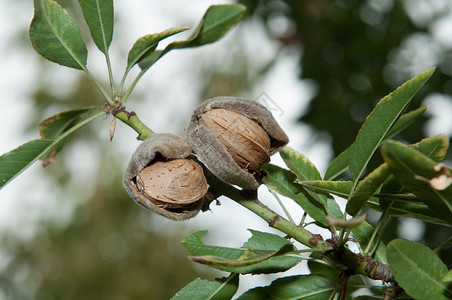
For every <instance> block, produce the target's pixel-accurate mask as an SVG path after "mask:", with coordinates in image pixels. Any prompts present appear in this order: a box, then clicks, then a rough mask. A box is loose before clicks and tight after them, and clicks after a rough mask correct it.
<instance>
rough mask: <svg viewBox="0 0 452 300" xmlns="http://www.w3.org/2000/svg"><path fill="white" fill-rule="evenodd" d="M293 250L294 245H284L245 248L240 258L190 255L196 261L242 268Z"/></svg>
mask: <svg viewBox="0 0 452 300" xmlns="http://www.w3.org/2000/svg"><path fill="white" fill-rule="evenodd" d="M290 251H293V247H292V245H284V246H283V247H281V248H280V249H278V250H274V251H270V250H255V249H252V250H245V251H244V252H243V253H242V255H241V256H240V257H239V258H224V257H221V256H215V255H200V256H190V259H191V260H192V261H194V262H197V263H200V264H203V265H209V266H213V267H220V266H221V267H228V268H240V267H248V266H251V265H255V264H257V263H260V262H263V261H265V260H267V259H270V258H272V257H275V256H277V255H282V254H284V253H287V252H290Z"/></svg>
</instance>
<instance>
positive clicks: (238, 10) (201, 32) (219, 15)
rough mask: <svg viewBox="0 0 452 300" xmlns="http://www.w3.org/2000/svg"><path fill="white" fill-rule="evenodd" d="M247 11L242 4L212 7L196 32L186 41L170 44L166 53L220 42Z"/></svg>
mask: <svg viewBox="0 0 452 300" xmlns="http://www.w3.org/2000/svg"><path fill="white" fill-rule="evenodd" d="M245 10H246V7H245V6H243V5H241V4H224V5H212V6H210V7H209V8H208V9H207V11H206V13H205V14H204V16H203V18H202V20H201V22H200V24H199V25H198V28H197V29H196V30H195V32H194V33H193V34H192V35H191V36H190V37H189V38H188V39H187V40H185V41H178V42H173V43H171V44H169V45H168V46H167V47H166V48H165V50H164V52H168V51H170V50H172V49H180V48H191V47H198V46H201V45H205V44H210V43H213V42H216V41H218V40H219V39H221V38H222V37H223V36H225V35H226V33H228V31H229V30H230V29H231V28H232V27H234V26H235V25H236V24H237V23H238V22H239V21H240V20H241V19H242V18H243V16H244V15H245Z"/></svg>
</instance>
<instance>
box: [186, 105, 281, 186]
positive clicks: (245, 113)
mask: <svg viewBox="0 0 452 300" xmlns="http://www.w3.org/2000/svg"><path fill="white" fill-rule="evenodd" d="M187 139H188V143H189V144H190V146H191V147H192V149H193V151H194V152H195V153H196V155H197V157H198V159H199V160H200V161H201V162H202V163H203V164H204V165H205V166H206V167H207V168H208V169H209V170H210V171H211V172H212V173H213V174H214V175H215V176H216V177H217V178H219V179H221V180H223V181H225V182H227V183H230V184H234V185H238V186H240V187H242V188H244V189H250V190H254V189H257V188H258V187H259V182H258V180H257V179H256V176H257V174H258V172H259V169H260V166H261V165H262V164H263V163H265V162H268V161H269V160H270V155H272V154H274V153H276V152H278V151H279V150H280V149H281V148H282V147H284V146H285V145H286V144H287V143H288V142H289V138H288V137H287V135H286V134H285V133H284V131H283V130H282V129H281V127H280V126H279V124H278V123H277V122H276V120H275V119H274V117H273V115H272V114H271V112H270V111H269V110H268V109H267V108H266V107H265V106H263V105H261V104H260V103H257V102H256V101H253V100H248V99H244V98H238V97H216V98H213V99H210V100H208V101H206V102H204V103H202V104H201V105H200V106H199V107H198V108H197V109H196V110H195V112H194V113H193V116H192V118H191V120H190V124H189V126H188V128H187Z"/></svg>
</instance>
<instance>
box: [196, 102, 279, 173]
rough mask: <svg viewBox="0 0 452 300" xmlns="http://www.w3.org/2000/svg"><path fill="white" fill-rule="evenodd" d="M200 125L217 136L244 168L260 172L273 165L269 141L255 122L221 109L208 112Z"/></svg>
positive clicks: (202, 117) (203, 116)
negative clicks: (266, 164) (267, 164)
mask: <svg viewBox="0 0 452 300" xmlns="http://www.w3.org/2000/svg"><path fill="white" fill-rule="evenodd" d="M201 123H202V124H203V125H205V126H206V127H207V128H208V129H209V130H210V131H211V132H212V133H213V134H215V135H216V136H217V138H218V139H219V140H220V142H221V143H223V145H224V146H225V147H226V149H227V150H228V152H229V153H230V154H231V155H232V158H233V159H234V160H235V161H236V162H237V163H238V165H239V166H240V167H241V168H243V169H248V170H258V169H259V168H260V166H261V165H262V164H263V163H267V162H269V161H270V138H269V137H268V134H267V133H266V132H265V130H264V129H263V128H262V127H261V126H260V125H259V124H258V123H256V122H254V121H253V120H251V119H249V118H247V117H245V116H243V115H241V114H239V113H236V112H234V111H231V110H226V109H222V108H220V109H213V110H210V111H207V112H205V113H204V114H203V115H202V116H201Z"/></svg>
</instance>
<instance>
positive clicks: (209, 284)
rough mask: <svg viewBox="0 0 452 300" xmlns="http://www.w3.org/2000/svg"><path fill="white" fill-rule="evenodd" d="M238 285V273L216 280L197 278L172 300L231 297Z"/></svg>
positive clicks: (214, 299) (203, 299) (202, 299)
mask: <svg viewBox="0 0 452 300" xmlns="http://www.w3.org/2000/svg"><path fill="white" fill-rule="evenodd" d="M238 286H239V275H238V274H231V275H230V276H229V277H228V278H216V279H215V280H214V281H208V280H202V279H201V278H196V279H195V280H193V281H192V282H190V283H189V284H187V285H186V286H185V287H184V288H183V289H181V290H180V291H179V292H177V293H176V295H174V297H172V298H171V300H185V299H190V300H205V299H211V300H223V299H231V298H232V297H233V296H234V295H235V293H236V292H237V289H238Z"/></svg>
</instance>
